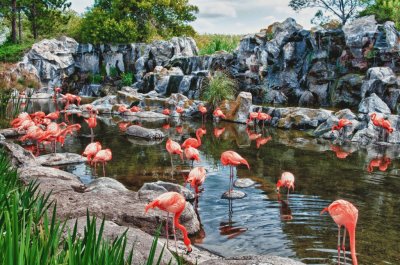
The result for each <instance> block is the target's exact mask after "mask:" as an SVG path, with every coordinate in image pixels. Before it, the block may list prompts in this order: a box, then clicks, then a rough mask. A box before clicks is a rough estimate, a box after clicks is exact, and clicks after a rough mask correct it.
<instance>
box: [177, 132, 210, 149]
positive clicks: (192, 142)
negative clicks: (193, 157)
mask: <svg viewBox="0 0 400 265" xmlns="http://www.w3.org/2000/svg"><path fill="white" fill-rule="evenodd" d="M204 134H206V130H205V129H202V128H198V129H197V130H196V138H188V139H186V140H185V141H184V142H183V144H182V148H186V147H189V146H191V147H194V148H199V147H200V146H201V137H203V135H204Z"/></svg>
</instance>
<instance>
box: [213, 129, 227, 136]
mask: <svg viewBox="0 0 400 265" xmlns="http://www.w3.org/2000/svg"><path fill="white" fill-rule="evenodd" d="M224 132H225V127H224V128H214V136H215V137H216V138H219V137H221V135H222V134H223V133H224Z"/></svg>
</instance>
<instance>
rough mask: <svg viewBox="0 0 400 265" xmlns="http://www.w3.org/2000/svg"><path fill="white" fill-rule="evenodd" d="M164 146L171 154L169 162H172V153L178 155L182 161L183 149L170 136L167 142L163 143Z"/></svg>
mask: <svg viewBox="0 0 400 265" xmlns="http://www.w3.org/2000/svg"><path fill="white" fill-rule="evenodd" d="M165 148H166V149H167V151H168V153H169V154H170V156H171V164H172V155H179V156H180V157H181V159H182V161H183V151H182V148H181V146H180V145H179V144H178V143H177V142H175V141H173V140H171V138H168V140H167V143H166V144H165Z"/></svg>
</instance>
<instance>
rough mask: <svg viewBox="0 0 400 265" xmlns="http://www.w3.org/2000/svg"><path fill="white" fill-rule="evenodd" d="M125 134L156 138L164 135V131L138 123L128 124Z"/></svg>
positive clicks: (148, 138)
mask: <svg viewBox="0 0 400 265" xmlns="http://www.w3.org/2000/svg"><path fill="white" fill-rule="evenodd" d="M126 134H127V135H130V136H134V137H138V138H143V139H146V140H158V139H163V138H164V137H165V136H164V133H163V132H162V131H160V130H156V129H148V128H144V127H141V126H138V125H132V126H129V127H128V130H127V131H126Z"/></svg>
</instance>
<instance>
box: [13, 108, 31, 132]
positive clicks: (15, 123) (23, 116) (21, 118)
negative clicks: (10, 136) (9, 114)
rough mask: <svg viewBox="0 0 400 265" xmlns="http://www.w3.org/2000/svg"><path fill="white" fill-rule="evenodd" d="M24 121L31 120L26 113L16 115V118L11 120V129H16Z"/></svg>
mask: <svg viewBox="0 0 400 265" xmlns="http://www.w3.org/2000/svg"><path fill="white" fill-rule="evenodd" d="M25 120H32V118H31V116H30V115H29V114H28V113H26V112H22V113H20V114H19V115H18V117H17V118H15V119H13V120H12V121H11V123H10V124H11V127H13V128H17V127H19V126H21V124H22V122H24V121H25Z"/></svg>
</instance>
